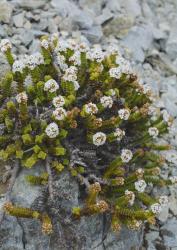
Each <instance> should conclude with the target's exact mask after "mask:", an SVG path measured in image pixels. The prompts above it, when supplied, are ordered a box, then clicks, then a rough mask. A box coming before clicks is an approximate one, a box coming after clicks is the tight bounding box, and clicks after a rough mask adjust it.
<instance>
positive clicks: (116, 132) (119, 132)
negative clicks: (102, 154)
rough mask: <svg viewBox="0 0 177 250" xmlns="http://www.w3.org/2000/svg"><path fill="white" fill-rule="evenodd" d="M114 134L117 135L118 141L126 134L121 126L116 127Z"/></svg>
mask: <svg viewBox="0 0 177 250" xmlns="http://www.w3.org/2000/svg"><path fill="white" fill-rule="evenodd" d="M114 136H115V137H116V139H117V141H121V140H122V138H123V137H124V136H125V131H123V130H122V129H120V128H116V130H115V132H114Z"/></svg>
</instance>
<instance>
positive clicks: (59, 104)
mask: <svg viewBox="0 0 177 250" xmlns="http://www.w3.org/2000/svg"><path fill="white" fill-rule="evenodd" d="M52 103H53V105H54V106H55V108H59V107H62V106H64V105H65V99H64V97H63V96H61V95H59V96H56V97H54V98H53V100H52Z"/></svg>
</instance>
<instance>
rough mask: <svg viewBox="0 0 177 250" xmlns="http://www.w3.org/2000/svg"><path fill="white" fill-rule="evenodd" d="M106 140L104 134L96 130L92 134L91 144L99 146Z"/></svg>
mask: <svg viewBox="0 0 177 250" xmlns="http://www.w3.org/2000/svg"><path fill="white" fill-rule="evenodd" d="M105 142H106V135H105V134H104V133H102V132H98V133H96V134H94V135H93V144H94V145H96V146H101V145H103V144H105Z"/></svg>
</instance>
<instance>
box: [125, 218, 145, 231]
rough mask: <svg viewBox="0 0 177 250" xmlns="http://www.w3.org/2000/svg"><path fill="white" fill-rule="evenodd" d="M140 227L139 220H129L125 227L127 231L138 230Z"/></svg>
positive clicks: (140, 222)
mask: <svg viewBox="0 0 177 250" xmlns="http://www.w3.org/2000/svg"><path fill="white" fill-rule="evenodd" d="M141 225H142V221H141V220H135V219H133V220H131V221H130V222H129V224H128V225H127V226H128V228H129V229H132V230H139V229H140V227H141Z"/></svg>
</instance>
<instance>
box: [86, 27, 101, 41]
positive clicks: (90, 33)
mask: <svg viewBox="0 0 177 250" xmlns="http://www.w3.org/2000/svg"><path fill="white" fill-rule="evenodd" d="M82 34H83V35H84V36H86V37H87V39H88V40H89V42H91V43H98V42H99V41H100V39H101V38H102V36H103V32H102V29H101V27H100V26H94V27H92V28H91V29H88V30H84V31H82Z"/></svg>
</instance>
